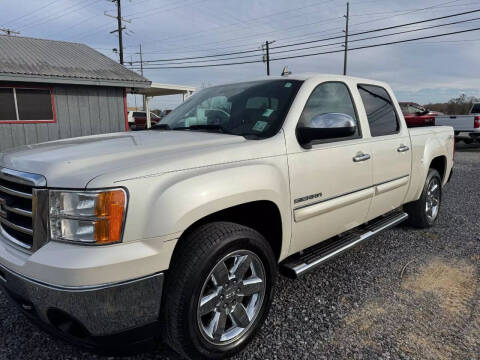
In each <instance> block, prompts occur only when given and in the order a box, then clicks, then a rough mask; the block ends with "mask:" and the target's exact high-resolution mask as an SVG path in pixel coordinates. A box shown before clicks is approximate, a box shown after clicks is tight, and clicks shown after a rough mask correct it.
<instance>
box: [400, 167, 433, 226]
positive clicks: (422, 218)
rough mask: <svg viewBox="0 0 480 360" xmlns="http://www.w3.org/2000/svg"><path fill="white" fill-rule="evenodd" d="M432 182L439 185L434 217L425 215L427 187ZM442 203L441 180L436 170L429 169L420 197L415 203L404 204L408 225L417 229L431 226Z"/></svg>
mask: <svg viewBox="0 0 480 360" xmlns="http://www.w3.org/2000/svg"><path fill="white" fill-rule="evenodd" d="M433 181H436V182H437V183H438V184H439V188H438V197H439V198H438V209H437V212H436V215H435V216H434V217H430V216H428V214H427V210H426V205H427V201H428V190H429V186H430V185H431V184H432V182H433ZM441 203H442V178H441V176H440V174H439V173H438V171H437V170H435V169H429V170H428V174H427V178H426V180H425V184H424V186H423V191H422V195H421V196H420V198H419V199H418V200H417V201H414V202H411V203H408V204H405V206H404V209H405V211H406V212H407V214H408V223H409V224H410V225H412V226H414V227H417V228H419V229H425V228H429V227H431V226H433V225H434V224H435V221H436V220H437V218H438V213H439V210H440V206H441Z"/></svg>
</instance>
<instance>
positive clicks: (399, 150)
mask: <svg viewBox="0 0 480 360" xmlns="http://www.w3.org/2000/svg"><path fill="white" fill-rule="evenodd" d="M408 150H410V148H409V147H408V146H407V145H403V144H402V145H400V146H399V147H398V148H397V151H398V152H405V151H408Z"/></svg>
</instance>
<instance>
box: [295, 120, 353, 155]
mask: <svg viewBox="0 0 480 360" xmlns="http://www.w3.org/2000/svg"><path fill="white" fill-rule="evenodd" d="M356 131H357V126H356V124H355V120H354V119H353V118H352V117H351V116H350V115H348V114H342V113H326V114H319V115H315V116H314V117H313V118H312V121H311V124H310V126H308V127H306V126H299V127H297V139H298V141H299V142H300V144H301V145H302V146H304V147H308V146H309V144H310V143H311V142H312V141H314V140H323V139H333V138H341V137H347V136H352V135H354V134H355V132H356Z"/></svg>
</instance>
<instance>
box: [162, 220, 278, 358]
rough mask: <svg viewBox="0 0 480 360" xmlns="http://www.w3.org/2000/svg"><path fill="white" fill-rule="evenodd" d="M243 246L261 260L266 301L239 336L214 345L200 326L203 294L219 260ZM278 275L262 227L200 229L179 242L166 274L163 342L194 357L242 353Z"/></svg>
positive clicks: (259, 322)
mask: <svg viewBox="0 0 480 360" xmlns="http://www.w3.org/2000/svg"><path fill="white" fill-rule="evenodd" d="M239 250H241V251H249V252H252V253H254V254H255V255H256V256H257V257H258V259H260V260H261V262H262V265H263V267H264V270H265V272H264V274H265V278H266V280H265V285H264V288H265V293H264V296H263V303H262V304H261V305H259V309H260V310H259V312H258V313H257V315H256V317H255V318H254V320H253V319H252V321H251V325H249V327H248V328H245V329H247V330H245V331H246V332H245V333H244V334H243V335H242V336H241V337H240V338H238V339H236V340H235V341H233V340H232V341H233V342H231V343H228V344H225V345H215V344H212V343H210V342H209V341H207V340H206V339H205V335H202V331H201V330H200V327H201V325H200V324H199V323H198V318H197V307H198V305H199V298H200V296H201V295H202V291H203V289H204V283H205V281H206V280H207V279H208V278H209V277H210V276H211V271H212V270H213V269H214V267H215V266H216V264H218V262H219V261H221V260H222V259H223V258H224V257H225V256H228V254H231V253H232V252H235V251H239ZM276 276H277V264H276V259H275V255H274V253H273V251H272V249H271V247H270V245H269V244H268V242H267V241H266V240H265V239H264V237H263V236H262V235H260V234H259V233H258V232H257V231H255V230H253V229H250V228H248V227H245V226H242V225H238V224H234V223H229V222H214V223H209V224H206V225H202V226H200V227H198V228H197V229H195V230H194V231H193V232H191V233H190V234H188V235H187V236H186V238H184V239H182V241H181V243H180V244H179V245H178V248H177V249H176V250H175V253H174V255H173V258H172V262H171V266H170V270H169V272H168V274H167V277H166V283H165V288H164V298H163V305H162V317H161V320H162V322H163V324H162V326H163V334H162V335H163V339H164V341H165V342H166V343H167V344H168V345H169V346H170V347H171V348H173V349H174V350H176V351H177V352H178V353H180V354H181V355H183V356H185V357H187V358H189V359H221V358H224V357H228V356H231V355H232V354H234V353H236V352H238V351H240V350H241V349H243V348H244V347H245V346H246V345H247V344H248V342H249V341H250V340H251V339H252V338H253V336H254V335H255V333H256V331H257V330H258V329H259V328H260V327H261V325H262V324H263V323H264V321H265V318H266V317H267V315H268V311H269V309H270V304H271V300H272V297H273V286H274V284H275V280H276ZM225 301H227V300H225Z"/></svg>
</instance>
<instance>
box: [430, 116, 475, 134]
mask: <svg viewBox="0 0 480 360" xmlns="http://www.w3.org/2000/svg"><path fill="white" fill-rule="evenodd" d="M474 119H475V116H473V115H444V116H436V117H435V125H439V126H452V127H453V129H454V130H455V131H473V130H474Z"/></svg>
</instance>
